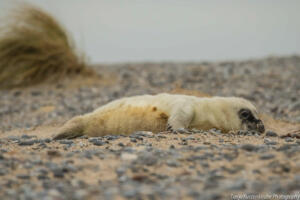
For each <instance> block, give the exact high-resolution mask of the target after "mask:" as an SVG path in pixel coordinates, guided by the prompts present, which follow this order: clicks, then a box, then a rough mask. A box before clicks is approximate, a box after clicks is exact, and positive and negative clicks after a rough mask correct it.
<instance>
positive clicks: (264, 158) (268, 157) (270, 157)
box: [259, 154, 275, 160]
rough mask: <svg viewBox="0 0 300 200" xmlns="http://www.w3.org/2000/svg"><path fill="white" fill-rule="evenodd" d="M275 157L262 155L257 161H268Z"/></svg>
mask: <svg viewBox="0 0 300 200" xmlns="http://www.w3.org/2000/svg"><path fill="white" fill-rule="evenodd" d="M274 157H275V156H274V155H273V154H264V155H261V156H260V157H259V159H261V160H270V159H273V158H274Z"/></svg>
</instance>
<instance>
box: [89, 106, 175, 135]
mask: <svg viewBox="0 0 300 200" xmlns="http://www.w3.org/2000/svg"><path fill="white" fill-rule="evenodd" d="M89 118H90V119H89V120H87V124H86V128H85V134H86V135H89V136H100V135H107V134H127V135H128V134H131V133H133V132H135V131H152V132H155V133H157V132H160V131H164V130H166V125H167V122H168V118H169V116H168V114H167V113H166V112H164V111H162V110H161V109H158V108H157V107H156V106H140V107H139V106H132V105H126V106H125V105H123V106H120V107H118V108H117V109H116V108H114V109H106V110H102V111H100V110H99V112H96V113H93V115H91V116H89Z"/></svg>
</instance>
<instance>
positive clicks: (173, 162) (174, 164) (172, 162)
mask: <svg viewBox="0 0 300 200" xmlns="http://www.w3.org/2000/svg"><path fill="white" fill-rule="evenodd" d="M166 163H167V165H168V166H169V167H179V166H180V163H179V162H177V161H176V160H167V162H166Z"/></svg>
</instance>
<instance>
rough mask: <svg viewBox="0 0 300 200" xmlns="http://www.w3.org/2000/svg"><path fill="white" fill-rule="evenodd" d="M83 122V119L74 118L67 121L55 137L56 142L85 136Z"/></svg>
mask: <svg viewBox="0 0 300 200" xmlns="http://www.w3.org/2000/svg"><path fill="white" fill-rule="evenodd" d="M83 135H84V134H83V120H82V117H81V116H79V117H74V118H72V119H70V120H69V121H67V123H65V124H64V125H63V126H62V127H61V128H60V129H59V131H58V133H57V134H56V135H55V136H54V137H53V139H54V140H61V139H73V138H77V137H80V136H83Z"/></svg>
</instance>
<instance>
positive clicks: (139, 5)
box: [0, 0, 300, 63]
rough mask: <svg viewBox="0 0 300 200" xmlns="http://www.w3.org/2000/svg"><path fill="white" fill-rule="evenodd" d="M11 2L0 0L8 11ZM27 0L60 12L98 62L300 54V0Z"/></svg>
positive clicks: (57, 14) (60, 17) (0, 8)
mask: <svg viewBox="0 0 300 200" xmlns="http://www.w3.org/2000/svg"><path fill="white" fill-rule="evenodd" d="M12 1H13V0H0V13H2V14H1V15H4V14H3V13H6V12H1V11H7V10H8V8H9V6H8V5H10V4H11V3H10V2H12ZM28 1H29V2H32V3H33V4H35V5H38V6H40V7H42V8H44V9H45V10H47V11H49V12H50V13H51V14H52V15H54V16H55V17H56V18H57V19H58V20H59V21H60V22H61V23H62V24H63V25H64V26H65V27H66V28H67V29H68V30H69V32H70V33H71V34H72V35H73V37H74V38H75V41H76V44H77V46H78V47H79V48H81V49H82V50H83V51H84V52H85V53H86V55H87V56H88V57H89V58H90V59H91V61H92V62H94V63H98V62H127V61H203V60H228V59H245V58H253V57H263V56H268V55H290V54H300V20H299V19H300V12H299V10H300V1H299V0H288V1H285V0H243V1H241V0H222V1H221V0H164V1H161V0H127V1H126V0H84V1H83V0H28ZM0 23H1V21H0Z"/></svg>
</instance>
